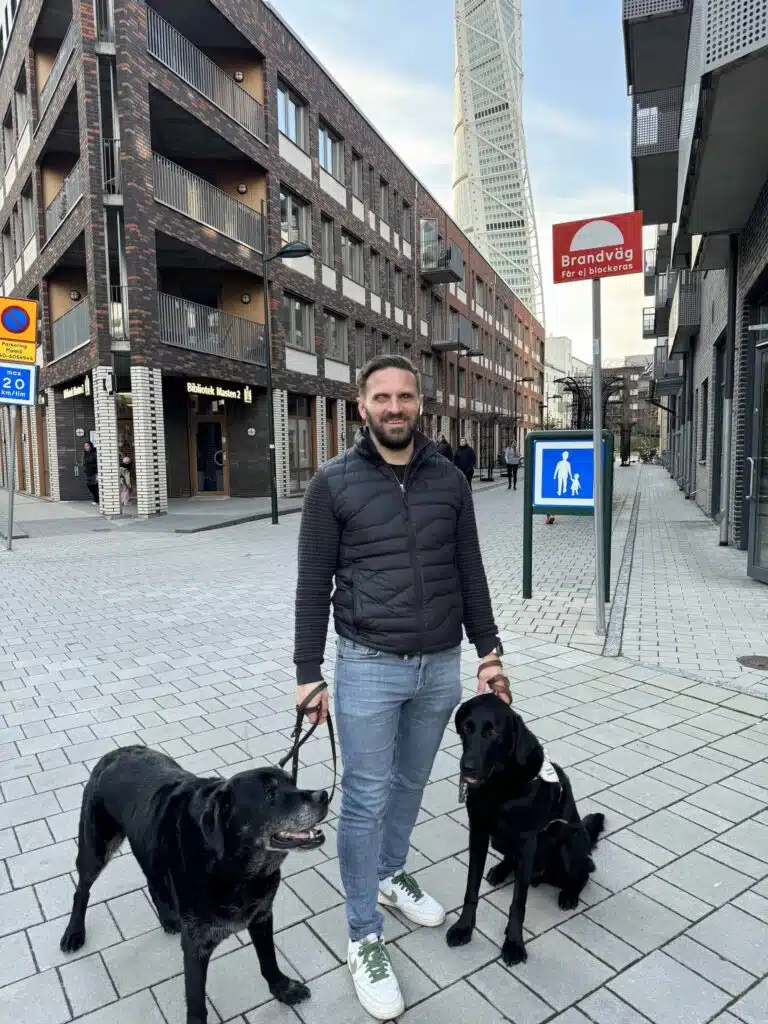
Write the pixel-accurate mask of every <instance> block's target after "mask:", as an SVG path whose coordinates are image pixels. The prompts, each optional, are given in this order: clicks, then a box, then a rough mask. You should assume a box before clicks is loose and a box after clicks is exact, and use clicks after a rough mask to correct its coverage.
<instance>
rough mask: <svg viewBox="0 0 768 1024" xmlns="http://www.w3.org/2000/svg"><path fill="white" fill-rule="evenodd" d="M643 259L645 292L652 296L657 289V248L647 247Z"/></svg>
mask: <svg viewBox="0 0 768 1024" xmlns="http://www.w3.org/2000/svg"><path fill="white" fill-rule="evenodd" d="M643 255H644V259H643V274H644V281H645V294H646V296H647V297H649V298H650V296H651V295H653V294H655V290H656V250H655V249H646V250H645V253H644V254H643Z"/></svg>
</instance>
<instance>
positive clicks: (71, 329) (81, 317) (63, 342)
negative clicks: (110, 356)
mask: <svg viewBox="0 0 768 1024" xmlns="http://www.w3.org/2000/svg"><path fill="white" fill-rule="evenodd" d="M51 326H52V333H53V358H54V359H60V358H61V357H62V356H66V355H68V354H69V353H70V352H74V350H75V349H76V348H80V346H81V345H85V344H87V343H88V342H89V341H90V340H91V324H90V307H89V304H88V299H83V300H82V301H81V302H78V304H77V305H76V306H73V307H72V308H71V309H69V310H67V312H66V313H65V314H64V316H60V317H59V319H58V320H54V321H53V324H52V325H51Z"/></svg>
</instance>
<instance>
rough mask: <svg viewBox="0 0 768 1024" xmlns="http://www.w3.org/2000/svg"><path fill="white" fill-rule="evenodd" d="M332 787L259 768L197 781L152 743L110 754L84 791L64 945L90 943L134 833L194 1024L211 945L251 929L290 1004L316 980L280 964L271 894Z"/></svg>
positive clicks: (277, 990) (262, 961)
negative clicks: (174, 936) (110, 874)
mask: <svg viewBox="0 0 768 1024" xmlns="http://www.w3.org/2000/svg"><path fill="white" fill-rule="evenodd" d="M327 813H328V794H327V793H326V792H325V791H324V790H322V791H319V792H307V791H302V790H298V789H297V788H296V786H294V784H293V782H292V781H291V778H290V776H289V775H286V774H285V772H282V771H279V770H276V769H269V768H261V769H257V770H254V771H248V772H242V773H241V774H240V775H235V776H234V777H233V778H231V779H229V780H226V781H225V780H223V779H200V778H198V777H197V776H196V775H192V774H190V773H189V772H187V771H185V770H184V769H183V768H182V767H181V766H180V765H178V764H177V763H176V762H175V761H174V760H172V758H170V757H167V756H166V755H165V754H161V753H158V752H157V751H155V750H150V749H149V748H148V747H139V746H137V747H123V748H121V749H119V750H114V751H111V752H110V753H109V754H106V755H105V756H104V757H103V758H101V760H100V761H99V762H98V764H97V765H96V766H95V768H94V769H93V772H92V773H91V777H90V779H89V780H88V783H87V785H86V787H85V792H84V793H83V804H82V809H81V812H80V833H79V840H78V843H79V846H78V854H77V872H78V886H77V890H76V892H75V898H74V904H73V907H72V916H71V918H70V921H69V924H68V926H67V929H66V931H65V932H64V935H63V937H62V940H61V949H62V950H63V952H65V953H73V952H75V950H78V949H80V948H81V946H82V945H83V943H84V942H85V912H86V909H87V907H88V899H89V896H90V893H91V887H92V886H93V883H94V882H95V881H96V879H97V878H98V877H99V875H100V874H101V872H102V870H103V869H104V867H105V865H106V864H107V861H108V860H109V858H110V857H111V856H112V855H113V854H114V853H115V852H116V851H117V849H118V848H119V846H120V845H121V843H122V842H123V840H124V839H125V838H126V837H127V839H128V842H129V843H130V845H131V849H132V850H133V853H134V855H135V857H136V860H137V861H138V862H139V864H140V865H141V868H142V870H143V872H144V874H145V875H146V876H147V884H148V887H149V893H150V896H151V897H152V901H153V903H154V905H155V907H156V909H157V913H158V916H159V918H160V923H161V924H162V926H163V928H164V929H165V931H166V932H169V933H175V932H181V947H182V950H183V953H184V985H185V990H186V999H187V1024H206V1020H207V1009H206V1003H205V982H206V975H207V971H208V962H209V960H210V958H211V954H212V953H213V951H214V949H215V948H216V946H218V944H219V943H220V942H222V941H223V940H224V939H225V938H227V936H228V935H230V934H231V933H232V932H235V931H239V930H240V929H241V928H247V929H248V931H249V933H250V936H251V941H252V942H253V945H254V947H255V948H256V953H257V955H258V958H259V965H260V967H261V973H262V975H263V977H264V980H265V981H266V982H267V984H268V985H269V990H270V992H271V993H272V995H273V996H274V997H275V998H276V999H279V1000H280V1002H282V1003H288V1004H293V1003H298V1002H301V1001H302V1000H303V999H307V998H308V997H309V989H308V988H307V987H306V985H302V984H301V983H300V982H298V981H294V980H293V979H292V978H288V977H286V976H285V975H284V974H283V973H282V971H281V970H280V968H279V967H278V964H277V956H276V954H275V944H274V939H273V935H272V903H273V901H274V898H275V893H276V892H277V887H278V885H279V884H280V865H281V864H282V862H283V861H284V860H285V857H286V854H287V853H288V851H289V850H314V849H317V847H319V846H322V845H323V843H324V841H325V836H324V835H323V833H322V832H321V831H320V830H319V829H316V828H315V827H314V826H316V825H317V824H318V823H319V822H320V821H322V820H323V818H325V816H326V815H327Z"/></svg>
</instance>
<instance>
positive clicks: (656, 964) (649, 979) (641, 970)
mask: <svg viewBox="0 0 768 1024" xmlns="http://www.w3.org/2000/svg"><path fill="white" fill-rule="evenodd" d="M608 987H609V988H610V989H612V990H613V991H614V992H615V993H616V994H617V995H618V996H621V998H622V999H624V1000H625V1002H627V1003H629V1004H630V1006H633V1007H634V1008H635V1009H636V1010H638V1011H639V1012H640V1013H643V1014H645V1016H646V1017H648V1018H649V1019H650V1020H652V1021H653V1022H654V1024H701V1022H702V1021H708V1020H710V1018H711V1017H712V1016H714V1015H715V1014H716V1013H717V1012H718V1011H719V1010H722V1009H723V1007H724V1006H725V1005H726V1004H727V1003H728V1002H729V1001H730V996H728V995H727V994H726V993H725V992H723V991H722V990H721V989H719V988H716V987H715V986H714V985H711V984H710V983H709V982H708V981H705V980H704V979H703V978H700V977H699V976H698V975H696V974H694V973H693V972H692V971H689V970H688V968H687V967H684V966H683V965H682V964H679V963H677V961H676V960H673V959H672V958H671V957H668V956H667V955H666V954H665V953H662V952H661V951H659V950H657V951H656V952H654V953H651V954H650V956H647V957H645V958H644V959H643V960H641V961H640V962H639V963H636V964H633V966H632V967H630V968H629V969H628V970H627V971H625V972H624V973H623V974H620V975H619V976H618V977H617V978H614V979H613V980H612V981H610V982H609V983H608ZM681 996H682V998H681Z"/></svg>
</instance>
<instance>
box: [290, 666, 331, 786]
mask: <svg viewBox="0 0 768 1024" xmlns="http://www.w3.org/2000/svg"><path fill="white" fill-rule="evenodd" d="M327 689H328V684H327V683H320V685H319V686H317V687H315V689H314V690H313V691H312V692H311V693H310V694H309V695H308V696H307V697H305V698H304V700H303V701H302V702H301V704H298V705H297V706H296V725H295V726H294V729H293V746H292V747H291V749H290V750H289V751H288V753H287V754H286V755H285V757H284V758H283V759H282V761H278V768H285V766H286V765H287V764H288V762H289V761H291V760H292V762H293V763H292V764H291V776H292V777H293V784H294V785H296V782H297V779H298V777H299V751H300V750H301V748H302V747H303V746H304V744H305V743H306V742H307V740H308V739H309V737H310V736H311V735H312V734H313V733H314V731H315V730H316V729H317V727H318V725H319V724H320V720H319V718H317V719H315V721H314V722H313V723H312V725H311V726H310V727H309V729H308V730H307V732H305V733H304V735H303V736H302V735H301V727H302V725H303V724H304V718H305V717H306V716H307V714H308V713H309V712H310V711H315V710H319V709H320V705H319V704H317V705H316V706H315V707H313V708H310V706H309V705H310V704H311V703H312V701H313V700H314V699H315V697H318V696H319V695H320V694H321V693H322V692H323V690H327ZM327 725H328V739H329V740H330V741H331V758H332V760H333V788H332V789H331V795H330V798H329V800H328V803H329V804H330V802H331V801H332V800H333V798H334V795H335V793H336V775H337V767H336V735H335V733H334V731H333V719H332V718H331V712H330V711H329V712H328V719H327Z"/></svg>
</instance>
